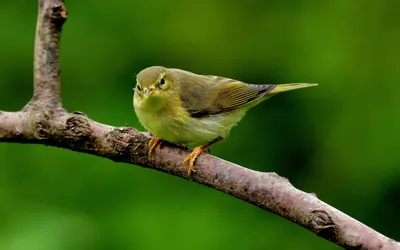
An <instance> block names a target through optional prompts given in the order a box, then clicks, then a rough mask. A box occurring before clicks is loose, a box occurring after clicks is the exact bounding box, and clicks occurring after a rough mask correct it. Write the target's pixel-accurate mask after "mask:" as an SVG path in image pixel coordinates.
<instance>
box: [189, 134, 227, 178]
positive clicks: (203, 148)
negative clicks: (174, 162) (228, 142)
mask: <svg viewBox="0 0 400 250" xmlns="http://www.w3.org/2000/svg"><path fill="white" fill-rule="evenodd" d="M222 139H223V138H222V137H217V138H215V139H214V140H212V141H209V142H207V143H206V144H204V145H201V146H198V147H195V148H194V149H193V151H192V153H190V155H188V156H187V157H186V158H185V160H184V161H183V167H186V164H187V165H188V166H187V169H188V176H189V177H190V175H191V173H192V172H196V170H195V169H194V163H195V162H196V159H197V157H199V156H200V155H201V153H203V152H204V151H207V150H208V147H209V146H211V145H213V144H215V143H217V142H219V141H221V140H222Z"/></svg>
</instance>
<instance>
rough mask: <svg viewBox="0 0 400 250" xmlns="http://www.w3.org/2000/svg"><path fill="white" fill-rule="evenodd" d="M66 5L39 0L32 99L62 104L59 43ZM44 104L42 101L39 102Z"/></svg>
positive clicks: (59, 2) (58, 1)
mask: <svg viewBox="0 0 400 250" xmlns="http://www.w3.org/2000/svg"><path fill="white" fill-rule="evenodd" d="M66 19H67V9H66V7H65V5H64V3H63V2H62V1H60V0H52V1H48V0H39V11H38V19H37V25H36V40H35V65H34V93H33V98H32V100H33V101H37V100H41V101H45V103H46V104H47V105H51V106H52V107H58V106H61V90H60V66H59V48H60V46H59V43H60V36H61V27H62V25H63V23H64V22H65V20H66ZM42 104H43V103H42Z"/></svg>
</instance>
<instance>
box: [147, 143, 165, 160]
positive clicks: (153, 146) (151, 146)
mask: <svg viewBox="0 0 400 250" xmlns="http://www.w3.org/2000/svg"><path fill="white" fill-rule="evenodd" d="M162 142H163V140H162V139H160V138H151V140H150V141H149V143H148V145H149V147H150V150H149V154H148V158H149V159H150V158H151V155H152V154H153V152H154V149H155V148H156V147H157V150H158V152H160V151H161V144H162Z"/></svg>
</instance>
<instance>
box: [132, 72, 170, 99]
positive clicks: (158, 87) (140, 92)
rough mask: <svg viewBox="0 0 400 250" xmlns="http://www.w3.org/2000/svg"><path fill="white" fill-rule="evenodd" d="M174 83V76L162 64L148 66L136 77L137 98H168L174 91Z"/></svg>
mask: <svg viewBox="0 0 400 250" xmlns="http://www.w3.org/2000/svg"><path fill="white" fill-rule="evenodd" d="M173 84H174V81H173V76H172V75H171V74H170V72H169V70H168V69H166V68H164V67H161V66H153V67H149V68H146V69H144V70H142V71H141V72H140V73H139V74H138V75H137V77H136V88H135V99H136V98H138V99H139V100H140V101H145V100H156V99H158V100H162V99H168V98H169V97H170V96H171V94H172V93H173V89H174V88H173Z"/></svg>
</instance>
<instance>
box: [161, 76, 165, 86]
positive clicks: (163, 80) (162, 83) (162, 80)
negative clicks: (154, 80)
mask: <svg viewBox="0 0 400 250" xmlns="http://www.w3.org/2000/svg"><path fill="white" fill-rule="evenodd" d="M164 84H165V79H164V78H161V79H160V86H163V85H164Z"/></svg>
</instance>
